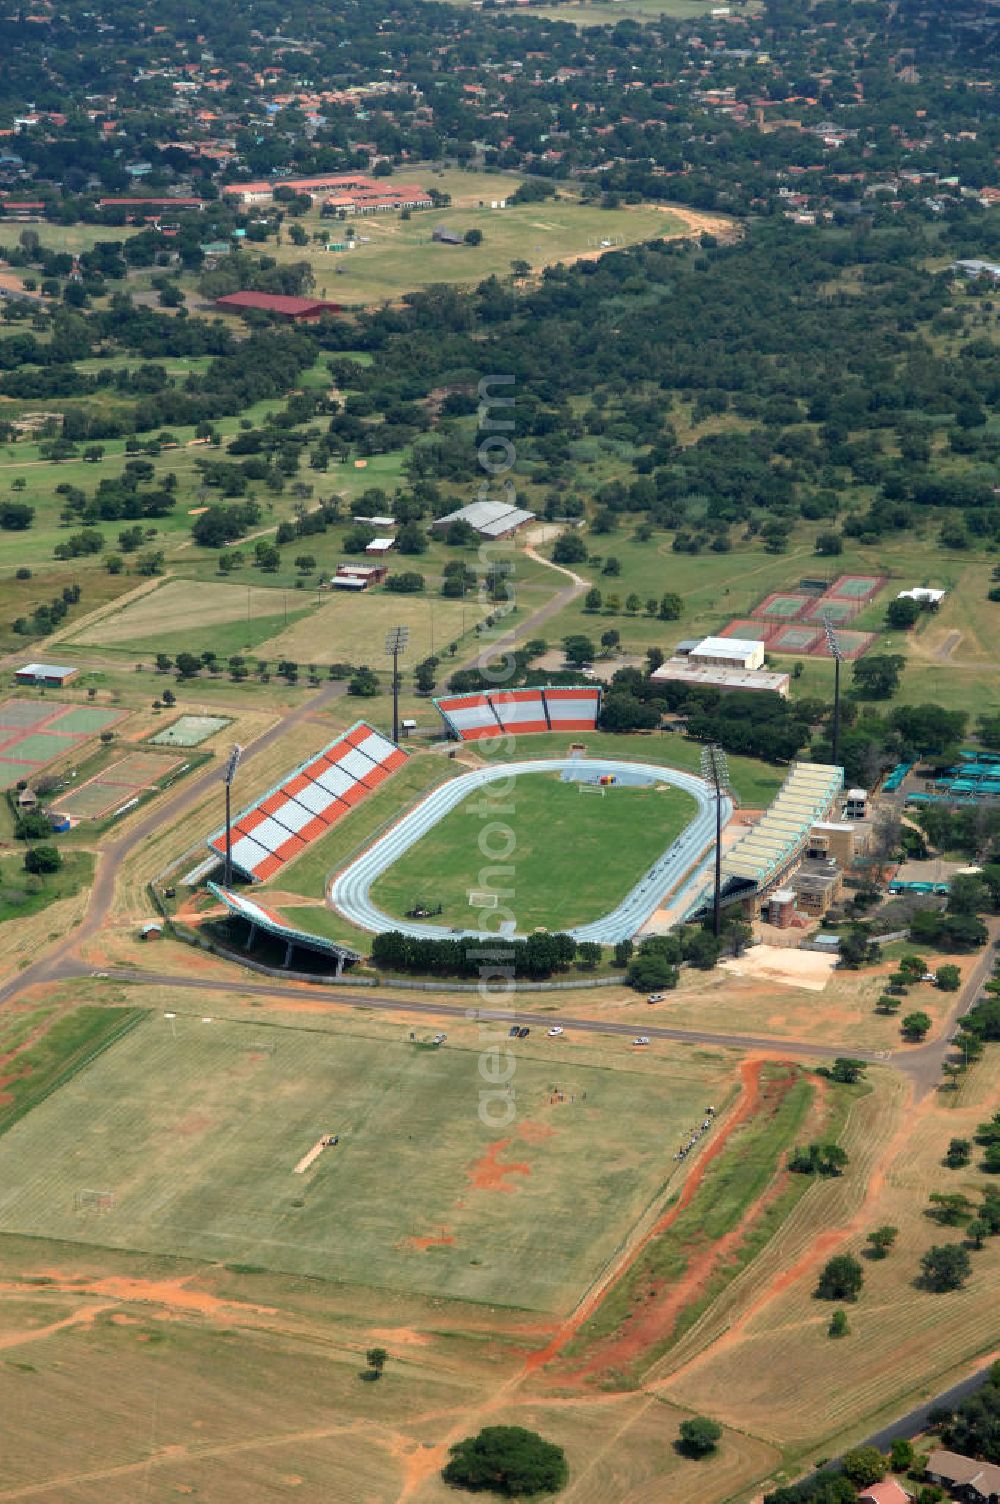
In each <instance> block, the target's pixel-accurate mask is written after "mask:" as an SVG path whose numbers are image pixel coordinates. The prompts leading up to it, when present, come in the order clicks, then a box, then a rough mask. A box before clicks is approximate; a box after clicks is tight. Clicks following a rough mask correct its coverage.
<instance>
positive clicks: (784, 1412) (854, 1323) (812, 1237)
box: [658, 1064, 1000, 1451]
mask: <svg viewBox="0 0 1000 1504" xmlns="http://www.w3.org/2000/svg"><path fill="white" fill-rule="evenodd" d="M990 1072H991V1066H990V1065H989V1064H986V1065H982V1066H980V1067H978V1069H977V1070H976V1072H975V1073H974V1075H975V1076H976V1077H980V1078H985V1081H986V1082H987V1083H988V1084H986V1085H984V1083H983V1079H980V1080H979V1081H976V1082H974V1083H973V1084H970V1087H969V1088H968V1092H967V1096H966V1093H965V1092H963V1093H961V1094H960V1097H959V1101H958V1103H957V1105H953V1103H952V1094H951V1093H950V1092H947V1093H936V1094H934V1095H933V1096H931V1097H930V1098H929V1099H927V1100H926V1101H925V1103H923V1104H922V1105H921V1106H920V1108H919V1109H917V1110H916V1111H914V1110H913V1109H912V1107H910V1106H909V1105H908V1103H907V1101H906V1098H905V1093H904V1089H903V1085H902V1082H901V1081H900V1079H899V1078H898V1077H892V1078H890V1077H888V1076H887V1074H886V1073H884V1072H878V1073H876V1075H875V1078H874V1079H875V1083H876V1090H875V1092H874V1093H873V1094H872V1095H869V1096H867V1097H865V1098H863V1099H862V1100H861V1101H860V1102H859V1103H858V1104H857V1106H856V1107H855V1109H854V1111H853V1112H852V1115H851V1118H850V1120H849V1122H848V1126H847V1131H846V1133H845V1136H844V1139H843V1142H844V1145H845V1147H846V1148H847V1149H848V1152H849V1153H850V1155H851V1165H850V1169H849V1171H848V1173H847V1174H846V1175H845V1176H844V1178H843V1179H842V1180H840V1181H836V1182H833V1183H830V1182H826V1183H822V1184H817V1185H816V1186H815V1187H813V1188H811V1189H810V1191H809V1193H808V1194H807V1195H806V1196H805V1197H804V1198H803V1200H802V1201H800V1203H799V1206H798V1208H797V1209H796V1211H795V1212H794V1213H793V1215H792V1216H791V1217H790V1218H789V1220H788V1222H787V1223H786V1224H785V1226H784V1227H783V1229H782V1231H781V1233H780V1234H779V1236H778V1237H777V1238H776V1239H775V1240H774V1242H773V1243H772V1245H771V1246H770V1247H769V1248H768V1249H766V1250H765V1252H764V1254H763V1255H762V1256H761V1257H759V1258H758V1259H757V1260H755V1261H754V1263H753V1264H752V1265H751V1266H750V1267H749V1268H748V1269H747V1270H746V1271H745V1272H744V1273H743V1274H742V1275H741V1276H740V1278H739V1279H737V1280H736V1281H735V1282H734V1283H733V1285H732V1286H731V1287H730V1289H729V1291H728V1292H727V1293H726V1295H725V1297H724V1298H723V1300H722V1301H720V1302H719V1303H718V1304H717V1306H716V1308H715V1309H713V1310H712V1311H711V1312H709V1313H708V1314H707V1316H706V1317H705V1318H703V1319H702V1321H700V1322H699V1323H698V1324H697V1326H695V1327H694V1328H692V1330H691V1332H690V1333H688V1334H687V1336H686V1337H685V1339H684V1340H683V1341H682V1342H681V1343H680V1344H679V1345H678V1347H677V1348H676V1349H675V1350H674V1352H673V1353H671V1354H670V1355H669V1357H668V1358H667V1359H665V1360H664V1362H663V1364H662V1365H661V1367H660V1369H659V1371H658V1377H659V1380H660V1382H659V1384H658V1388H659V1389H660V1390H661V1392H663V1393H664V1394H666V1395H668V1396H669V1397H670V1398H672V1399H675V1400H678V1401H680V1402H681V1403H684V1404H687V1405H690V1406H692V1407H693V1408H695V1409H700V1408H705V1409H707V1410H709V1411H710V1412H711V1413H712V1414H713V1415H715V1416H716V1418H718V1419H719V1420H723V1421H725V1422H727V1423H728V1424H731V1425H738V1426H743V1427H746V1428H747V1429H749V1430H751V1431H753V1432H755V1433H756V1434H759V1435H762V1436H765V1437H770V1438H775V1439H777V1438H780V1439H781V1441H782V1442H783V1443H784V1444H785V1445H786V1446H788V1445H790V1446H792V1447H793V1448H794V1447H796V1446H799V1447H802V1448H805V1447H810V1448H816V1447H817V1446H818V1447H820V1448H821V1449H822V1450H824V1451H833V1450H835V1448H836V1447H837V1446H838V1445H839V1444H840V1443H841V1441H842V1440H843V1439H844V1438H845V1437H850V1436H851V1435H852V1434H853V1435H857V1434H858V1433H859V1431H862V1430H864V1429H866V1428H867V1426H868V1423H869V1422H870V1419H871V1417H872V1416H874V1415H876V1414H878V1413H880V1412H882V1411H884V1410H885V1409H886V1408H887V1407H892V1408H893V1409H895V1410H896V1411H899V1410H902V1409H904V1408H905V1406H906V1403H907V1401H908V1400H910V1399H913V1398H915V1397H916V1396H917V1395H918V1394H924V1393H927V1392H933V1389H934V1387H936V1383H937V1381H938V1380H939V1379H942V1378H943V1377H945V1376H947V1375H949V1374H950V1372H951V1371H952V1370H954V1369H955V1368H956V1367H957V1366H959V1365H961V1364H962V1363H963V1362H966V1361H969V1360H971V1359H972V1358H973V1357H975V1356H976V1355H977V1354H980V1353H983V1352H984V1351H989V1349H990V1348H991V1347H992V1346H993V1345H995V1343H996V1332H995V1330H991V1327H990V1324H989V1323H985V1322H984V1320H983V1315H984V1312H985V1311H988V1310H991V1309H993V1308H994V1306H995V1305H996V1302H997V1298H998V1291H1000V1249H998V1248H997V1247H996V1245H995V1244H987V1245H986V1247H985V1248H984V1249H983V1250H982V1251H981V1252H978V1253H974V1254H973V1255H972V1258H973V1273H972V1277H971V1279H970V1281H969V1283H968V1285H967V1287H966V1288H965V1289H964V1290H960V1291H955V1292H953V1293H951V1294H947V1295H934V1294H931V1293H928V1292H924V1291H922V1290H919V1289H917V1288H916V1287H915V1285H914V1279H915V1277H916V1275H917V1274H918V1273H919V1259H920V1255H921V1253H923V1252H924V1251H925V1250H926V1249H927V1248H928V1247H930V1246H931V1245H932V1244H934V1243H942V1242H952V1241H957V1240H959V1239H960V1237H961V1233H960V1231H959V1230H956V1229H948V1228H942V1227H939V1226H938V1225H937V1224H936V1223H934V1222H932V1221H930V1220H929V1219H928V1218H927V1216H926V1207H927V1197H928V1194H929V1192H930V1191H932V1190H935V1189H942V1190H963V1191H967V1192H969V1191H974V1190H975V1189H976V1188H977V1187H980V1186H982V1185H984V1184H985V1183H986V1180H985V1177H983V1176H982V1175H980V1174H979V1173H977V1172H976V1171H975V1170H972V1171H963V1172H960V1173H958V1174H956V1173H955V1172H950V1171H948V1170H945V1169H943V1168H941V1166H940V1160H941V1156H942V1154H943V1152H944V1150H945V1148H946V1147H947V1143H948V1139H949V1138H950V1137H951V1136H952V1135H963V1134H964V1135H965V1136H968V1135H969V1133H970V1131H971V1129H972V1128H973V1127H974V1125H975V1123H976V1121H978V1120H979V1118H980V1117H981V1116H982V1113H983V1110H984V1108H988V1107H989V1106H992V1108H993V1109H994V1110H995V1107H996V1087H995V1083H989V1074H990ZM883 1223H890V1224H892V1225H893V1226H895V1227H898V1229H899V1238H898V1243H897V1246H896V1249H895V1251H894V1252H893V1253H892V1254H891V1255H890V1257H889V1258H887V1259H886V1260H884V1261H882V1262H875V1263H871V1262H868V1261H865V1288H864V1292H863V1294H862V1296H861V1298H860V1300H859V1301H858V1303H857V1304H856V1305H855V1306H852V1307H851V1308H850V1310H849V1320H850V1324H851V1335H850V1336H849V1337H848V1338H846V1339H844V1340H842V1341H840V1342H833V1341H831V1340H830V1339H829V1337H828V1336H827V1333H826V1327H827V1323H828V1321H829V1318H830V1311H831V1309H832V1307H831V1306H830V1305H828V1304H827V1303H826V1302H822V1301H816V1300H815V1299H814V1298H813V1290H814V1288H815V1284H816V1277H817V1273H818V1269H819V1267H820V1266H821V1265H822V1263H824V1262H825V1260H826V1259H827V1258H828V1257H830V1256H832V1255H833V1254H834V1253H840V1252H848V1251H850V1252H854V1253H857V1252H858V1251H859V1250H860V1249H861V1248H863V1246H864V1239H865V1233H866V1232H867V1231H870V1230H871V1229H872V1228H874V1227H877V1226H880V1225H881V1224H883Z"/></svg>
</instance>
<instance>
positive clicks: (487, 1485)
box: [441, 1426, 569, 1499]
mask: <svg viewBox="0 0 1000 1504" xmlns="http://www.w3.org/2000/svg"><path fill="white" fill-rule="evenodd" d="M441 1476H442V1477H443V1478H444V1481H445V1482H446V1483H450V1484H451V1485H452V1486H453V1487H457V1488H467V1489H470V1490H473V1491H476V1492H478V1491H480V1490H483V1489H487V1490H489V1491H490V1492H491V1493H495V1494H501V1495H503V1497H504V1498H508V1499H518V1498H521V1497H522V1496H524V1495H525V1494H528V1495H530V1494H537V1493H554V1492H556V1490H558V1489H560V1488H564V1487H565V1485H566V1481H567V1479H568V1477H569V1469H568V1468H567V1466H566V1454H565V1453H564V1452H563V1449H562V1447H558V1446H556V1445H555V1443H554V1442H551V1441H545V1440H544V1438H543V1437H541V1436H539V1435H538V1433H537V1432H535V1431H528V1430H526V1429H525V1427H524V1426H485V1427H484V1428H483V1430H482V1431H480V1433H479V1435H478V1436H467V1437H466V1438H465V1440H464V1441H459V1442H456V1444H455V1445H454V1446H453V1447H452V1448H451V1461H450V1462H449V1463H448V1464H447V1466H446V1467H445V1468H444V1470H443V1472H442V1474H441Z"/></svg>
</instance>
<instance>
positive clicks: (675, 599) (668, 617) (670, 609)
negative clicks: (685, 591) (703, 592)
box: [659, 590, 684, 621]
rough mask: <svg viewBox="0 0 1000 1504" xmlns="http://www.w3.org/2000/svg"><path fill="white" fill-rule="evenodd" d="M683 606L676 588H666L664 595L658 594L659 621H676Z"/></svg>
mask: <svg viewBox="0 0 1000 1504" xmlns="http://www.w3.org/2000/svg"><path fill="white" fill-rule="evenodd" d="M683 608H684V602H683V601H682V600H681V598H680V596H679V595H678V594H677V592H676V590H668V591H667V592H666V594H665V595H661V596H660V612H659V615H660V620H661V621H677V619H678V617H679V616H680V614H681V611H682V610H683Z"/></svg>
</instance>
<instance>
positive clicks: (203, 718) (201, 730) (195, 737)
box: [149, 715, 231, 747]
mask: <svg viewBox="0 0 1000 1504" xmlns="http://www.w3.org/2000/svg"><path fill="white" fill-rule="evenodd" d="M230 724H231V722H230V719H229V717H228V716H224V715H182V716H179V717H178V719H177V720H176V721H173V722H172V723H171V724H170V725H169V726H164V728H163V730H162V731H158V732H157V733H156V735H155V736H151V737H150V738H149V740H150V742H151V743H152V744H153V745H154V746H156V747H200V746H201V744H202V742H207V741H208V738H209V737H210V736H214V735H215V733H216V732H217V731H221V730H222V729H223V727H225V726H228V725H230Z"/></svg>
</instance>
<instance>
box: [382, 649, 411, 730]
mask: <svg viewBox="0 0 1000 1504" xmlns="http://www.w3.org/2000/svg"><path fill="white" fill-rule="evenodd" d="M409 637H410V629H409V627H393V628H392V630H391V631H389V632H387V633H386V634H385V652H386V657H387V658H391V659H392V739H393V741H394V742H398V741H399V655H400V653H405V652H406V644H407V642H408V641H409Z"/></svg>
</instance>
